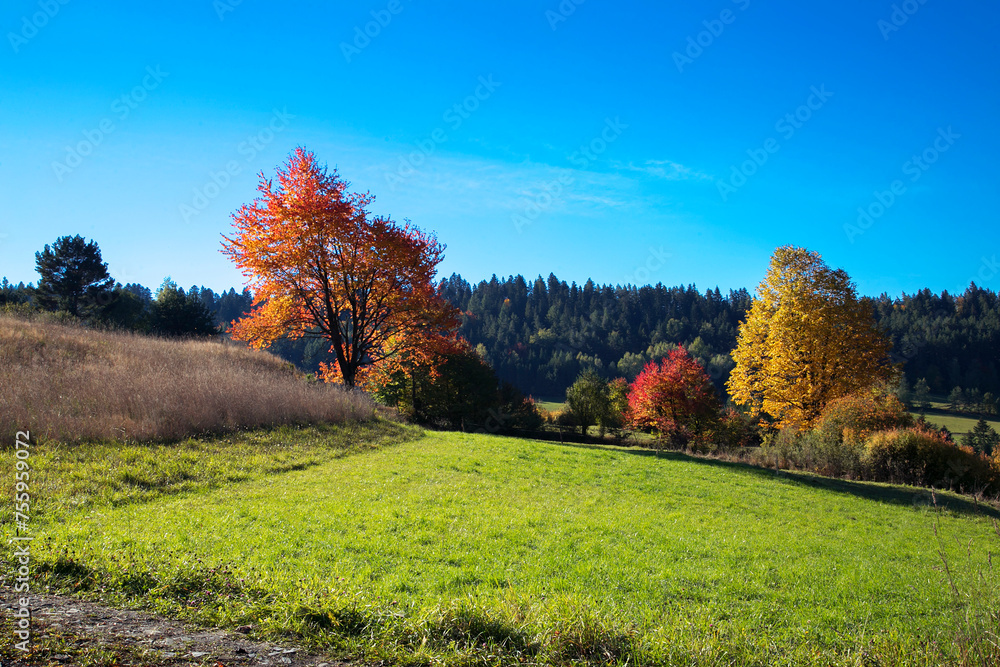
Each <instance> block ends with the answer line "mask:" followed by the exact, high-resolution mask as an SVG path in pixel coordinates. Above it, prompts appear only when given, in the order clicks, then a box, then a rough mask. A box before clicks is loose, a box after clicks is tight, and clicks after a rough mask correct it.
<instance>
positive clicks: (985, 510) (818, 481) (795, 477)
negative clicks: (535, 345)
mask: <svg viewBox="0 0 1000 667" xmlns="http://www.w3.org/2000/svg"><path fill="white" fill-rule="evenodd" d="M546 444H555V445H559V446H562V447H575V448H578V449H599V450H602V451H614V452H621V453H623V454H632V455H634V456H649V457H653V458H660V459H662V460H665V461H684V462H686V463H697V464H700V465H707V466H714V467H718V468H724V469H726V470H730V471H733V472H737V473H742V474H746V475H753V476H756V477H760V478H762V479H767V480H769V481H775V480H779V481H782V482H789V483H792V484H800V485H802V486H807V487H810V488H813V489H823V490H825V491H833V492H835V493H845V494H849V495H852V496H857V497H859V498H864V499H866V500H872V501H875V502H880V503H888V504H890V505H902V506H905V507H912V508H914V509H921V508H926V507H932V506H933V504H934V503H935V502H936V503H937V506H938V507H941V508H943V509H947V510H950V511H952V512H955V513H958V514H969V515H979V516H986V517H990V518H993V519H1000V510H998V509H997V508H995V507H992V506H991V505H986V504H984V503H980V502H978V501H976V500H975V499H974V498H968V497H964V496H958V495H955V494H951V493H949V494H942V493H935V494H934V495H933V496H932V493H931V490H930V489H924V488H918V487H907V486H895V485H891V484H880V483H877V482H853V481H850V480H846V479H838V478H835V477H824V476H822V475H817V474H815V473H808V472H802V471H798V470H779V471H775V470H774V469H772V468H763V467H761V466H755V465H753V464H750V463H741V462H737V461H722V460H719V459H712V458H707V457H701V456H694V455H691V454H685V453H683V452H677V451H664V452H657V451H655V450H651V449H639V448H636V447H629V448H623V447H613V448H612V447H609V446H607V445H585V444H578V443H570V442H567V443H558V442H556V443H551V442H548V443H546Z"/></svg>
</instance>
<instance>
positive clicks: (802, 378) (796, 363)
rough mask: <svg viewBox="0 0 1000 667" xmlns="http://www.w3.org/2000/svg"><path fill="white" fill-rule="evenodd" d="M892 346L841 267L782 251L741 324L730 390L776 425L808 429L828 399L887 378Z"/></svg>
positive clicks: (791, 249)
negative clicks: (836, 268)
mask: <svg viewBox="0 0 1000 667" xmlns="http://www.w3.org/2000/svg"><path fill="white" fill-rule="evenodd" d="M890 347H891V343H890V342H889V340H888V339H887V338H886V337H885V336H884V335H883V334H882V333H881V332H880V331H879V330H878V329H877V327H876V326H875V320H874V319H873V312H872V309H871V307H870V306H869V305H867V304H865V303H864V302H863V301H859V300H858V298H857V294H856V292H855V288H854V285H853V283H851V281H850V278H849V277H848V276H847V274H846V273H845V272H844V271H843V270H840V269H838V270H836V271H834V270H832V269H830V268H829V267H828V266H827V265H826V264H825V263H824V262H823V260H822V258H821V257H820V256H819V254H818V253H815V252H809V251H808V250H805V249H802V248H795V247H792V246H785V247H782V248H778V249H777V250H776V251H775V252H774V256H773V257H772V258H771V268H770V270H769V271H768V272H767V275H766V277H765V278H764V281H763V282H762V283H761V284H760V286H759V287H758V288H757V298H756V299H754V301H753V306H752V307H751V309H750V313H749V314H748V315H747V320H746V322H744V323H743V324H742V325H741V326H740V331H739V338H738V341H737V346H736V349H735V350H734V351H733V359H734V361H735V362H736V368H735V369H734V370H733V372H732V374H731V375H730V376H729V381H728V383H727V386H728V388H729V393H730V395H731V396H732V398H733V400H734V401H735V402H736V403H739V404H743V405H748V406H750V408H751V409H752V411H753V412H754V413H755V414H757V413H761V412H763V413H767V414H769V415H771V416H772V417H774V418H775V420H776V422H777V425H778V426H782V427H784V426H793V427H796V428H808V427H810V426H812V425H813V423H814V422H815V420H816V418H817V417H819V415H820V413H821V412H822V411H823V408H824V407H825V406H826V405H827V404H828V403H829V402H830V401H832V400H834V399H836V398H840V397H842V396H846V395H848V394H851V393H853V392H855V391H858V390H860V389H864V388H866V387H869V386H871V385H873V384H877V383H879V382H880V381H885V380H888V379H889V378H890V375H891V370H892V369H891V366H890V365H889V364H888V357H889V350H890Z"/></svg>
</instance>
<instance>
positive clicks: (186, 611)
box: [2, 424, 1000, 665]
mask: <svg viewBox="0 0 1000 667" xmlns="http://www.w3.org/2000/svg"><path fill="white" fill-rule="evenodd" d="M366 443H371V446H368V445H367V444H366ZM249 449H253V450H256V452H257V454H256V456H255V457H249V456H248V450H249ZM348 454H349V455H348ZM133 455H134V458H132V459H131V461H132V462H131V464H129V466H130V469H131V470H132V471H133V477H134V479H132V481H126V480H123V478H122V476H121V474H119V473H117V472H116V470H117V468H116V466H117V467H122V466H123V464H122V461H125V460H129V457H132V456H133ZM184 457H188V458H184ZM182 459H183V460H184V461H185V463H184V464H183V466H180V465H179V464H178V465H175V463H176V461H180V460H182ZM227 460H228V461H229V463H228V464H227V463H226V461H227ZM109 461H111V463H110V464H109ZM116 462H117V463H116ZM203 463H204V465H202V464H203ZM32 464H33V470H35V477H33V479H38V482H37V490H36V491H35V492H34V493H35V497H36V498H37V501H36V504H37V505H38V506H39V507H40V509H41V510H42V514H41V515H40V516H38V517H36V518H35V519H33V521H34V522H35V523H34V527H35V531H36V534H37V535H38V539H37V540H36V541H35V542H34V543H33V549H34V551H35V558H36V560H35V562H34V563H33V565H32V567H34V568H35V571H36V572H38V573H40V574H41V575H42V579H41V580H40V582H39V583H44V584H47V585H51V586H53V587H58V588H62V589H63V590H75V591H78V592H81V593H82V594H85V595H88V596H94V597H100V598H102V599H106V600H110V601H112V602H117V603H127V604H142V605H145V606H148V607H151V608H154V609H158V610H160V611H165V612H167V613H170V614H173V615H178V616H181V617H184V618H190V619H194V620H197V621H200V622H203V623H208V624H215V625H222V626H226V627H233V626H236V625H241V624H250V625H252V626H253V632H254V633H255V634H257V635H261V636H269V637H286V638H287V637H289V636H292V637H294V638H295V639H297V640H298V641H301V642H303V643H305V644H307V645H312V646H318V647H323V648H325V649H327V650H331V651H333V652H334V653H338V654H341V655H344V656H353V657H360V658H363V659H367V660H379V659H382V660H387V661H390V662H394V663H402V664H423V665H429V664H448V665H455V664H482V665H493V664H522V663H531V664H570V663H574V662H591V663H613V664H649V665H657V664H660V665H674V664H676V665H862V664H864V665H874V664H879V665H896V664H899V665H937V664H957V662H958V661H959V658H960V656H959V653H960V650H961V648H960V642H958V641H957V640H958V639H960V638H961V635H962V633H963V632H966V631H968V630H969V628H968V626H967V625H966V624H965V623H964V622H960V620H959V619H962V618H966V617H967V615H968V618H970V619H971V621H970V623H972V624H974V625H975V624H977V623H980V622H981V621H983V620H984V616H983V615H984V614H987V615H988V610H991V609H996V605H997V602H998V601H1000V597H998V590H997V580H996V578H994V577H993V576H992V575H991V574H990V573H989V572H988V570H987V567H988V566H987V562H988V558H989V550H993V551H996V550H997V548H998V547H1000V534H997V533H996V532H995V530H994V524H993V522H992V517H993V516H996V515H997V513H996V511H995V510H993V509H991V508H986V507H983V506H981V505H979V506H977V505H976V504H974V503H973V502H972V501H970V500H967V499H963V498H960V497H958V496H954V495H951V494H939V495H937V496H936V497H935V498H936V501H937V503H938V508H935V507H934V506H933V505H932V502H933V501H932V497H931V494H930V493H929V492H926V491H923V490H919V489H913V488H906V487H893V486H887V485H877V484H864V483H854V482H847V481H840V480H831V479H824V478H819V477H815V476H812V475H806V474H786V473H781V474H775V472H774V471H768V470H763V469H758V468H751V467H748V466H743V465H739V464H731V463H723V462H719V461H713V460H709V459H697V458H692V457H688V456H684V455H680V454H664V455H662V456H654V455H651V454H650V453H649V452H646V451H640V450H630V449H615V448H598V447H584V446H569V445H559V444H552V443H542V442H536V441H528V440H521V439H514V438H502V437H493V436H483V435H464V434H459V433H425V434H421V433H419V432H418V431H416V430H415V429H412V428H409V427H401V426H397V425H389V424H376V425H373V426H368V427H364V428H355V429H354V430H353V431H352V430H350V429H349V428H348V427H340V428H337V427H329V428H323V429H315V428H311V429H291V428H286V429H282V430H279V431H275V432H271V433H260V432H256V433H250V434H244V435H240V436H232V437H230V438H227V439H220V440H217V441H210V442H205V441H189V442H188V443H181V444H180V445H176V446H174V447H173V448H166V449H156V450H152V451H151V450H150V449H149V448H144V447H142V446H139V445H130V446H117V447H104V448H102V447H94V448H88V447H85V446H81V447H77V448H70V449H65V448H53V447H50V446H42V447H41V448H40V450H39V451H36V452H35V453H34V454H33V458H32ZM2 466H3V469H4V470H11V469H12V467H13V460H12V457H11V455H10V452H5V453H4V454H3V456H2ZM230 468H231V469H232V470H233V471H235V472H233V473H232V474H229V473H228V472H227V470H230ZM181 469H186V470H189V471H190V476H189V478H186V479H184V478H182V477H183V475H180V474H179V473H178V470H181ZM109 470H110V473H109ZM203 470H204V472H203ZM5 476H9V477H13V475H12V474H10V475H8V474H7V473H5ZM130 485H131V486H130ZM133 487H134V488H133ZM5 495H9V494H5ZM942 506H943V507H944V509H941V507H942ZM5 518H6V519H7V521H6V522H5V524H4V530H5V531H6V533H8V534H9V532H10V527H11V526H10V523H9V519H10V517H9V515H7V516H6V517H5ZM6 537H7V535H4V536H3V539H4V540H5V541H6ZM939 551H940V552H942V553H944V554H945V557H946V559H947V562H948V567H949V570H950V572H951V575H952V579H953V583H954V589H953V588H952V584H951V583H949V579H948V577H946V576H945V574H944V572H943V565H944V561H943V560H942V557H941V555H940V554H939ZM984 573H986V574H985V575H984ZM981 575H983V576H981ZM985 620H986V622H989V623H992V624H993V625H992V628H991V629H992V631H993V632H996V631H997V629H998V628H997V626H996V619H995V618H992V619H989V618H986V619H985ZM994 637H995V635H994ZM968 664H975V663H974V662H969V663H968Z"/></svg>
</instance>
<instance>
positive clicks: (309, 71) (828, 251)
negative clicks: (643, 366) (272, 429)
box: [0, 0, 1000, 296]
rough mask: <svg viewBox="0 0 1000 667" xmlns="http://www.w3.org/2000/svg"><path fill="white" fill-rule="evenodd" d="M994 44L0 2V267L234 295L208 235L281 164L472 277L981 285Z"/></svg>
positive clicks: (706, 1)
mask: <svg viewBox="0 0 1000 667" xmlns="http://www.w3.org/2000/svg"><path fill="white" fill-rule="evenodd" d="M577 3H578V4H577ZM366 32H367V33H368V34H367V35H366V34H365V33H366ZM998 34H1000V6H998V5H997V3H995V2H983V1H982V0H948V1H947V2H946V1H945V0H907V2H897V3H895V4H894V3H893V2H892V1H891V0H881V1H880V0H865V1H864V2H862V1H860V0H843V1H841V2H824V3H812V2H800V1H796V2H793V1H792V0H771V1H770V2H763V0H697V1H692V2H685V3H680V2H677V3H659V2H651V1H649V2H639V1H637V0H622V1H619V2H607V1H606V0H584V1H581V0H576V2H574V1H573V0H564V1H563V2H561V3H560V1H559V0H537V1H535V0H531V1H528V0H507V1H504V2H467V1H464V2H456V1H451V0H435V1H431V0H374V1H368V0H365V1H358V2H350V3H348V2H296V1H289V2H282V3H278V2H265V1H264V0H242V1H239V0H217V1H216V2H213V1H212V0H198V1H190V0H179V1H177V2H172V3H143V2H128V3H126V2H102V1H100V0H95V1H91V2H84V1H83V0H41V1H39V0H34V1H29V0H10V1H8V2H5V3H4V7H3V9H2V10H0V36H2V40H0V275H4V276H6V277H8V278H9V279H10V280H12V281H14V282H20V281H25V282H29V281H35V280H37V274H36V273H35V270H34V253H35V252H36V251H38V250H40V249H41V248H42V247H43V246H44V245H45V244H46V243H52V242H53V241H54V240H55V239H56V238H57V237H59V236H63V235H72V234H81V235H83V236H85V237H87V238H88V239H94V240H96V241H97V242H98V244H99V245H100V247H101V250H102V253H103V256H104V259H105V261H107V262H108V264H109V269H110V271H111V273H112V275H113V276H114V277H115V278H116V279H117V280H119V281H120V282H122V283H126V282H139V283H142V284H144V285H146V286H148V287H151V288H153V289H155V288H156V287H157V286H158V285H159V284H160V283H161V282H162V280H163V279H164V277H165V276H168V275H169V276H171V277H172V278H173V279H174V280H176V281H177V282H178V283H179V284H180V285H181V286H184V287H187V286H189V285H192V284H198V285H206V286H209V287H212V288H213V289H216V290H218V289H224V288H228V287H230V286H236V287H237V288H239V287H240V286H241V285H242V282H243V281H242V277H241V276H240V275H239V273H238V271H237V270H236V269H235V268H234V267H233V266H232V264H231V263H230V262H229V261H228V260H227V259H226V258H225V257H224V256H223V255H222V254H221V253H220V252H219V247H220V245H219V242H220V239H221V235H222V234H223V233H226V232H227V231H228V230H229V229H230V223H231V218H230V215H231V214H232V212H233V211H235V210H236V209H237V208H238V207H239V206H240V205H241V204H243V203H248V202H250V201H252V200H253V198H254V197H255V196H256V187H257V182H258V174H259V173H260V172H263V173H264V174H265V175H272V174H273V173H274V170H275V168H276V167H277V166H278V165H279V164H281V163H282V162H283V161H284V160H285V159H286V158H287V156H288V154H289V152H290V151H292V150H293V149H294V148H295V147H296V146H299V145H304V146H306V147H307V148H308V149H310V150H312V151H314V152H315V153H316V154H317V156H318V157H319V159H320V160H321V161H323V162H325V163H327V164H328V165H329V166H330V167H331V168H337V169H338V170H339V172H340V173H341V175H342V176H343V177H344V178H345V179H347V180H348V181H350V182H351V183H352V185H353V187H354V188H355V189H358V190H368V191H371V192H372V194H374V195H375V196H376V201H375V205H374V211H375V212H376V213H378V214H384V215H391V216H392V217H393V218H394V219H397V220H400V221H402V220H404V219H409V220H411V221H412V222H413V223H415V224H416V225H418V226H420V227H421V228H423V229H426V230H430V231H433V232H435V233H436V234H437V236H438V238H439V239H440V240H441V241H442V242H444V243H445V244H446V245H447V251H446V259H445V261H444V263H443V264H442V266H441V272H442V274H444V275H447V274H450V273H452V272H458V273H461V274H462V275H463V276H464V277H466V278H467V279H468V280H470V281H478V280H481V279H489V277H490V276H491V275H492V274H497V275H499V276H506V275H510V274H517V273H521V274H524V275H525V276H526V277H528V278H529V280H530V279H531V278H533V277H534V276H536V275H539V274H541V275H542V276H547V275H548V274H549V273H550V272H554V273H555V274H556V275H557V276H559V277H560V278H562V279H565V280H568V281H577V282H583V281H585V280H586V279H587V278H592V279H594V280H595V281H596V282H598V283H612V284H616V283H625V282H638V283H657V282H662V283H664V284H667V285H676V284H682V283H683V284H691V283H694V284H696V285H698V287H699V288H701V289H706V288H713V287H715V286H717V285H718V286H719V287H721V288H722V289H723V290H726V289H729V288H738V287H747V288H750V289H753V288H754V287H755V286H756V285H757V283H758V282H759V281H760V279H761V278H762V277H763V275H764V272H765V271H766V269H767V262H768V258H769V257H770V255H771V253H772V252H773V251H774V249H775V248H776V247H778V246H780V245H786V244H794V245H799V246H805V247H807V248H809V249H810V250H815V251H818V252H819V253H821V254H822V255H823V257H824V259H825V260H826V261H827V262H828V263H829V264H831V265H832V266H835V267H840V268H844V269H845V270H847V272H848V273H849V274H850V275H851V276H852V277H853V278H854V279H855V281H856V282H857V284H858V287H859V291H861V292H862V293H865V294H879V293H882V292H888V293H889V294H890V295H894V296H895V295H898V294H900V293H901V292H904V291H905V292H914V291H916V290H918V289H921V288H924V287H928V288H930V289H932V290H934V291H935V292H937V291H941V290H948V291H950V292H954V291H956V290H961V289H964V287H965V286H967V285H968V284H969V283H970V281H975V282H976V283H977V284H980V285H981V286H984V287H989V288H991V289H994V290H996V289H998V287H1000V266H998V265H997V264H996V258H997V257H998V256H1000V231H998V224H997V222H998V219H1000V216H998V210H1000V207H998V204H1000V197H998V192H997V185H998V182H1000V161H998V159H997V156H998V155H1000V131H998V123H997V119H998V117H1000V81H998V78H1000V46H998V40H997V39H996V36H997V35H998ZM817 91H818V93H819V94H817ZM456 105H457V106H456ZM810 105H811V108H810ZM788 114H791V120H789V119H788V118H787V116H788ZM915 157H916V158H917V160H916V161H915V160H914V158H915ZM754 159H756V162H754V161H753V160H754ZM894 185H895V190H896V192H893V186H894ZM880 199H881V202H880V201H879V200H880ZM859 209H861V210H863V211H868V212H869V213H868V214H869V217H861V219H860V221H859Z"/></svg>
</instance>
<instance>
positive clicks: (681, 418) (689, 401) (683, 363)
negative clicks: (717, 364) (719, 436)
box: [628, 347, 719, 445]
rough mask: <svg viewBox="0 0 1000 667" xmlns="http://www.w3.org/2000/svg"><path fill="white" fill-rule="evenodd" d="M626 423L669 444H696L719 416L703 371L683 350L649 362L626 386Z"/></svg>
mask: <svg viewBox="0 0 1000 667" xmlns="http://www.w3.org/2000/svg"><path fill="white" fill-rule="evenodd" d="M628 405H629V410H628V416H629V423H630V424H631V426H632V427H633V428H636V429H641V430H649V431H653V432H654V433H656V434H657V435H658V436H659V437H660V438H661V439H666V440H667V441H668V442H669V443H671V444H673V445H686V444H688V443H690V442H700V441H702V440H704V439H705V438H706V437H707V436H708V434H710V433H711V426H712V425H713V423H714V422H715V421H716V420H717V419H718V416H719V399H718V397H717V396H716V394H715V388H714V387H713V386H712V381H711V380H710V379H709V378H708V375H707V374H706V373H705V369H704V368H702V367H701V365H700V364H699V363H698V362H697V361H695V360H694V359H693V358H692V357H691V355H690V354H688V352H687V350H685V349H684V348H683V347H680V348H677V349H676V350H674V351H673V352H671V353H670V354H668V355H667V356H666V357H664V358H663V359H662V360H661V361H660V362H659V363H657V362H656V361H650V362H649V363H648V364H646V367H645V368H644V369H643V371H642V372H641V373H640V374H639V376H638V377H637V378H636V379H635V381H634V382H633V383H632V384H631V386H630V387H629V393H628Z"/></svg>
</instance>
